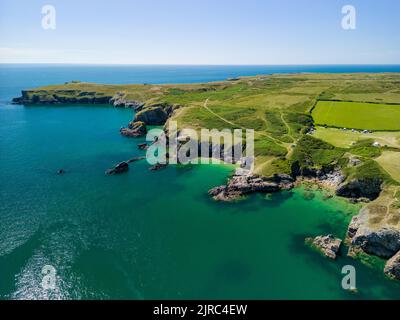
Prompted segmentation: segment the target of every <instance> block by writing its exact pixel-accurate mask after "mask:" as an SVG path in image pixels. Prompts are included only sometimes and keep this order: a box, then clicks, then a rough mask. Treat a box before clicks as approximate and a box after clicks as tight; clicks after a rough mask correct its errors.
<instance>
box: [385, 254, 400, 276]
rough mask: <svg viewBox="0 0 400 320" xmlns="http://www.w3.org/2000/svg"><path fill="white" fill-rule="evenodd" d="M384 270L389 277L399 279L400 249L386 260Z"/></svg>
mask: <svg viewBox="0 0 400 320" xmlns="http://www.w3.org/2000/svg"><path fill="white" fill-rule="evenodd" d="M384 272H385V274H386V275H387V276H388V277H389V278H392V279H396V280H400V251H399V252H397V253H396V254H395V255H394V256H393V257H392V258H391V259H389V260H388V261H387V262H386V265H385V269H384Z"/></svg>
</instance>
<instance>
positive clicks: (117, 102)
mask: <svg viewBox="0 0 400 320" xmlns="http://www.w3.org/2000/svg"><path fill="white" fill-rule="evenodd" d="M125 96H126V95H125V93H123V92H117V93H116V94H115V95H114V96H113V97H112V98H111V99H110V101H109V103H110V104H112V105H113V106H114V107H115V108H126V109H128V108H130V109H134V110H135V111H140V110H142V109H143V108H144V105H145V104H144V103H141V102H138V101H134V100H128V99H126V98H125Z"/></svg>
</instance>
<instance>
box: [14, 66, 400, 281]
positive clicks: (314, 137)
mask: <svg viewBox="0 0 400 320" xmlns="http://www.w3.org/2000/svg"><path fill="white" fill-rule="evenodd" d="M399 84H400V75H399V74H335V75H333V74H324V75H318V74H312V75H311V74H297V75H272V76H257V77H244V78H238V79H231V80H230V81H221V82H213V83H206V84H185V85H148V84H143V85H100V84H93V83H83V82H79V81H72V82H68V83H65V84H62V85H54V86H47V87H41V88H37V89H31V90H24V91H23V92H22V95H21V97H18V98H15V99H14V100H13V102H14V103H16V104H23V105H30V106H31V105H55V106H56V105H59V104H88V105H91V104H111V105H113V106H114V107H116V108H131V109H133V110H134V111H135V116H134V118H133V119H132V121H131V122H130V123H128V124H127V125H126V126H125V127H123V128H121V129H120V133H121V134H122V135H124V136H126V137H129V138H135V137H140V136H144V135H145V134H146V133H147V130H148V126H164V128H165V130H167V124H168V121H169V120H174V121H176V122H177V123H178V131H180V130H181V129H183V128H191V129H194V130H196V131H197V130H198V131H199V130H201V129H202V128H207V129H217V130H222V129H232V130H233V129H246V128H249V129H254V130H255V159H254V160H255V166H254V170H253V171H251V172H250V171H248V170H245V169H243V168H239V169H238V170H236V172H235V174H234V175H233V176H232V177H229V179H228V180H227V183H226V184H225V185H222V186H218V187H216V188H213V189H212V190H210V191H209V194H210V196H211V197H213V198H214V199H216V200H218V201H236V200H238V199H241V198H243V197H245V196H247V195H249V194H251V193H272V192H279V191H281V190H289V189H291V188H293V187H294V186H296V185H297V184H298V183H301V182H303V181H308V182H311V183H315V184H318V185H321V186H323V187H324V188H327V189H329V190H332V193H333V194H335V195H337V196H340V197H345V198H348V199H349V200H350V201H351V202H361V203H363V209H362V210H361V212H360V213H359V215H357V216H355V217H353V219H352V222H351V224H350V226H349V228H348V232H347V237H346V239H343V240H344V242H345V243H346V244H347V245H348V246H349V248H350V249H349V253H348V254H349V255H350V256H352V257H359V256H360V255H364V254H365V255H373V256H377V257H379V258H382V259H385V260H387V264H386V267H385V269H384V272H385V273H386V274H387V275H388V276H389V277H391V278H394V279H400V169H399V168H398V167H396V165H395V164H396V163H398V160H400V127H399V128H397V123H398V124H399V126H400V113H398V111H399V110H400V90H399ZM342 104H345V106H346V108H343V106H342ZM371 106H373V108H371ZM348 110H351V112H352V113H349V114H348V113H347V112H348ZM354 110H356V111H357V114H358V117H354ZM371 110H372V111H371ZM376 111H379V112H376ZM388 118H389V119H391V121H387V119H388ZM201 143H202V142H199V148H201ZM182 145H184V141H182V143H180V146H182ZM225 151H226V150H225ZM223 153H224V146H223V145H222V146H221V156H222V154H223ZM210 155H213V156H215V154H213V153H212V150H210ZM235 160H238V165H240V164H243V159H235ZM121 168H122V169H124V170H125V169H126V166H125V165H124V166H122V167H121ZM117 169H119V168H117ZM339 240H341V239H335V238H334V237H331V236H326V237H319V238H318V237H317V238H315V239H314V240H310V239H309V242H310V243H313V245H314V246H316V247H319V248H322V250H323V251H324V252H326V255H327V256H328V257H331V258H332V257H335V258H336V253H337V250H338V246H339V247H340V243H341V241H339Z"/></svg>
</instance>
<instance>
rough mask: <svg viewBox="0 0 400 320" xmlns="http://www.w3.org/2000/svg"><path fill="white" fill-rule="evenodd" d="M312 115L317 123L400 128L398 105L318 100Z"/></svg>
mask: <svg viewBox="0 0 400 320" xmlns="http://www.w3.org/2000/svg"><path fill="white" fill-rule="evenodd" d="M312 115H313V118H314V120H315V123H316V124H318V125H327V126H330V127H337V128H352V129H366V130H373V131H396V130H400V121H399V119H400V105H392V104H378V103H364V102H346V101H319V102H318V103H317V105H316V106H315V108H314V110H313V112H312Z"/></svg>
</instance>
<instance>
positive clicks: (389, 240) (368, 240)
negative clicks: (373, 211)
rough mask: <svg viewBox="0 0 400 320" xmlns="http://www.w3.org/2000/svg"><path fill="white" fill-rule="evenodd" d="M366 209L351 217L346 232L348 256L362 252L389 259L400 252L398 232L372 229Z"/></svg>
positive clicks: (384, 227) (395, 230)
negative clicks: (348, 246)
mask: <svg viewBox="0 0 400 320" xmlns="http://www.w3.org/2000/svg"><path fill="white" fill-rule="evenodd" d="M367 210H369V209H368V207H366V208H364V209H363V210H361V213H360V214H359V215H358V216H355V217H353V219H352V221H351V223H350V225H349V228H348V231H347V242H349V244H350V246H351V250H350V255H352V254H353V253H355V252H357V250H360V249H361V250H362V251H363V252H365V253H367V254H371V255H374V256H378V257H381V258H384V259H388V258H391V257H392V256H393V255H395V254H396V253H397V252H398V251H400V231H399V230H397V229H395V228H391V227H387V226H382V227H372V226H371V225H370V224H369V223H368V220H369V217H368V212H367Z"/></svg>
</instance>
